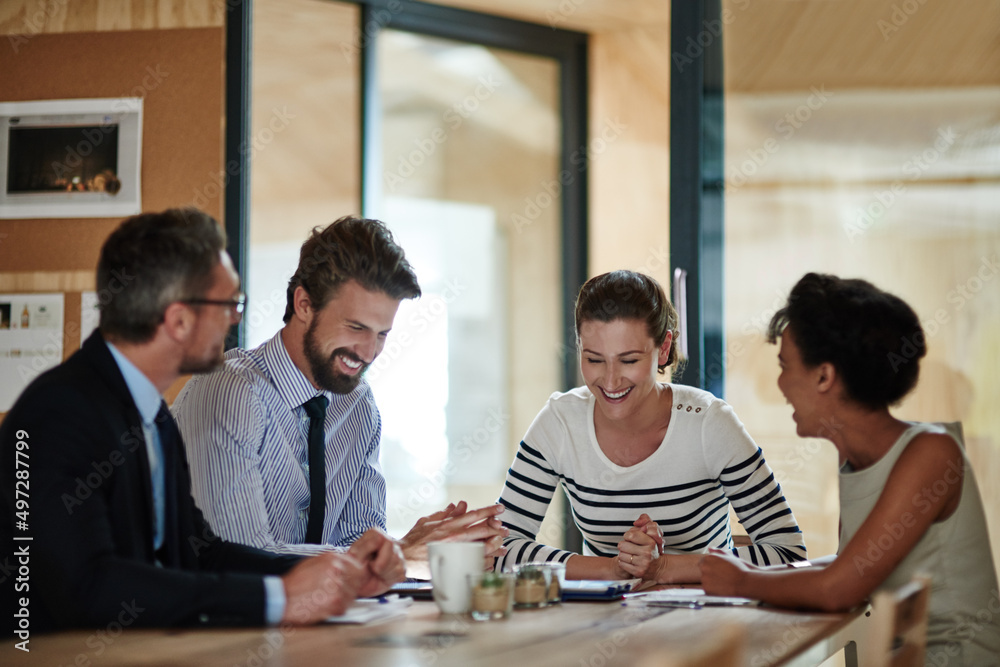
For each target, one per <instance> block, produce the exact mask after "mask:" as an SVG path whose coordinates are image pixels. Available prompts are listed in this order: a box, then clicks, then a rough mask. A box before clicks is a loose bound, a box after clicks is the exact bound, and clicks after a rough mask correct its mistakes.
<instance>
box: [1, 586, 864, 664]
mask: <svg viewBox="0 0 1000 667" xmlns="http://www.w3.org/2000/svg"><path fill="white" fill-rule="evenodd" d="M866 620H867V617H866V611H865V610H863V609H861V610H858V611H855V612H852V613H848V614H819V613H800V612H791V611H784V610H777V609H766V608H756V607H705V608H701V609H686V608H681V609H665V608H654V607H647V606H645V605H643V604H642V603H641V602H639V601H634V602H633V601H630V602H628V603H627V604H625V605H623V604H622V603H621V602H569V603H563V604H562V605H558V606H554V607H549V608H546V609H538V610H525V611H515V612H514V614H513V615H512V616H511V618H510V619H507V620H503V621H493V622H475V621H473V620H471V619H470V618H467V617H463V616H446V615H442V614H441V613H440V612H439V611H438V609H437V607H436V606H434V603H433V602H426V601H416V602H414V603H413V605H412V606H411V607H409V609H408V610H407V613H406V616H405V617H401V618H397V619H392V620H387V621H383V622H381V623H377V624H370V625H352V626H348V625H325V626H317V627H309V628H291V629H288V630H285V631H282V630H279V629H276V628H272V629H257V630H126V631H125V632H123V633H117V632H113V633H107V632H93V631H90V632H65V633H59V634H55V635H48V636H38V637H35V638H32V639H31V642H30V648H31V652H30V653H24V652H22V651H19V650H16V649H15V648H14V645H13V642H10V641H8V642H5V643H4V644H3V645H2V647H0V664H2V665H45V666H46V667H69V666H70V665H73V666H74V667H92V666H110V665H114V666H119V665H129V666H133V665H196V666H200V667H233V666H234V665H241V666H244V667H265V666H266V667H279V666H280V667H299V666H302V667H318V665H323V664H336V665H374V666H380V667H381V666H384V667H396V666H404V665H444V666H449V665H462V666H464V665H484V666H487V667H490V666H496V667H531V666H533V665H546V666H548V665H572V666H574V667H577V666H579V667H606V666H608V665H635V664H637V663H639V662H641V658H642V656H643V655H646V654H648V653H649V652H651V651H663V650H674V649H676V650H678V651H680V652H683V650H684V649H685V648H689V647H690V646H691V645H692V644H695V643H698V642H699V641H706V642H710V641H711V640H712V638H713V629H717V628H718V627H720V626H722V625H725V624H739V625H742V626H744V627H745V628H746V637H747V650H746V660H745V664H746V665H747V666H748V667H765V666H769V665H818V664H819V663H821V662H822V661H823V660H825V659H826V658H827V657H829V656H830V655H833V654H834V653H836V652H837V651H838V650H840V649H842V648H845V647H848V651H847V664H848V665H852V664H856V657H855V653H854V650H853V649H854V645H853V644H852V643H851V642H852V641H858V640H860V639H861V638H862V637H863V634H864V625H865V622H866ZM852 658H854V660H852Z"/></svg>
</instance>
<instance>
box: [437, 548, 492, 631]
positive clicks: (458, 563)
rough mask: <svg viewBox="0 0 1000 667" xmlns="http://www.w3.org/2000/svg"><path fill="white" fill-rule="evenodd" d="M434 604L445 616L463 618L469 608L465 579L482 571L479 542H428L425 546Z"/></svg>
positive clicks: (483, 551)
mask: <svg viewBox="0 0 1000 667" xmlns="http://www.w3.org/2000/svg"><path fill="white" fill-rule="evenodd" d="M427 551H428V554H429V555H428V558H429V560H430V565H431V582H432V583H433V584H434V602H436V603H437V606H438V607H440V608H441V611H443V612H444V613H446V614H464V613H466V612H468V611H469V608H470V607H471V605H472V595H471V592H470V590H469V575H470V574H478V573H480V572H482V571H483V559H484V557H485V556H486V547H485V545H484V544H483V543H482V542H431V543H430V544H428V545H427Z"/></svg>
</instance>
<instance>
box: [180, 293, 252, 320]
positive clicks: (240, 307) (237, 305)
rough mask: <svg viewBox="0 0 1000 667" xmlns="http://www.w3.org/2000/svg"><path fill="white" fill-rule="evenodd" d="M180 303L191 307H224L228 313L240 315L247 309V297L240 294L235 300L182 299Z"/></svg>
mask: <svg viewBox="0 0 1000 667" xmlns="http://www.w3.org/2000/svg"><path fill="white" fill-rule="evenodd" d="M181 303H187V304H190V305H192V306H226V307H227V308H229V312H230V313H233V314H236V315H242V314H243V311H244V309H246V307H247V295H246V294H244V293H243V292H240V293H239V294H237V295H236V298H235V299H228V300H220V299H184V300H183V301H181Z"/></svg>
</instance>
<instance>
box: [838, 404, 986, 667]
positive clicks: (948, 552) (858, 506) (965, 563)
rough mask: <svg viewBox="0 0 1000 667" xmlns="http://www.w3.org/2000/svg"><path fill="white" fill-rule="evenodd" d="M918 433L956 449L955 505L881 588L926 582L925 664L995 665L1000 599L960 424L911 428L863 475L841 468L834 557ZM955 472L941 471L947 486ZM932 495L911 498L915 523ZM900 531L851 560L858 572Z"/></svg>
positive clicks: (889, 532) (892, 529)
mask: <svg viewBox="0 0 1000 667" xmlns="http://www.w3.org/2000/svg"><path fill="white" fill-rule="evenodd" d="M921 433H943V434H947V435H951V436H952V437H953V438H954V439H955V441H956V442H957V443H958V445H959V447H960V448H962V451H963V460H964V465H965V468H964V479H963V481H962V495H961V499H960V500H959V504H958V507H957V508H956V509H955V511H954V513H952V515H951V516H950V517H948V518H947V519H945V520H944V521H941V522H937V523H933V524H931V525H930V527H929V528H928V529H927V532H926V533H925V534H924V536H923V537H922V538H921V539H920V541H919V542H917V544H916V546H914V548H913V550H912V551H911V552H910V553H909V554H908V555H907V556H906V558H904V559H903V560H902V561H901V562H900V563H899V565H898V566H897V567H896V569H895V570H893V572H892V573H891V574H890V575H889V577H888V579H886V580H885V581H884V582H883V583H882V585H881V586H880V587H879V588H880V590H881V589H885V590H895V589H897V588H899V587H900V586H902V585H903V584H905V583H907V582H908V581H910V579H911V578H912V577H913V576H914V575H915V574H928V575H930V576H931V578H932V584H931V594H930V607H929V611H928V628H927V658H926V664H928V665H945V664H947V665H997V664H1000V592H998V589H997V577H996V571H995V569H994V566H993V555H992V552H991V550H990V541H989V533H988V532H987V528H986V517H985V515H984V513H983V504H982V500H981V499H980V496H979V488H978V487H977V485H976V479H975V476H974V475H973V473H972V466H970V465H969V462H968V458H966V457H965V455H964V451H965V449H964V446H963V441H962V435H961V425H960V424H947V425H945V424H922V423H911V426H910V427H909V428H908V429H907V430H906V431H904V432H903V434H902V435H901V436H900V437H899V439H898V440H897V441H896V443H895V444H893V446H892V448H891V449H889V451H888V452H887V453H886V455H885V456H883V457H882V458H881V459H879V461H877V462H876V463H875V464H873V465H871V466H869V467H867V468H865V469H863V470H854V469H853V468H851V466H850V464H849V463H845V464H844V466H843V467H842V468H841V469H840V519H841V527H840V548H839V549H838V551H841V552H842V551H843V550H844V547H845V546H847V543H848V542H849V541H850V540H851V538H852V537H853V536H854V534H855V533H857V531H858V529H859V528H860V527H861V524H862V523H863V522H864V520H865V519H866V518H867V517H868V515H869V513H871V511H872V508H873V507H874V506H875V502H876V501H877V500H878V498H879V496H880V495H881V493H882V489H883V488H885V483H886V481H887V480H888V478H889V473H890V472H891V471H892V469H893V467H894V466H895V465H896V461H897V460H898V459H899V457H900V456H901V455H902V453H903V451H904V450H905V449H906V447H907V445H909V444H910V442H911V441H912V440H913V438H914V437H916V436H917V435H920V434H921ZM956 466H957V464H956ZM958 472H959V471H958V470H956V471H955V473H954V474H953V475H949V474H948V473H947V471H946V472H945V476H944V477H945V479H946V480H947V479H949V478H952V477H953V478H954V479H955V481H956V482H957V481H958ZM944 492H945V489H943V488H938V489H937V494H938V495H942V494H943V493H944ZM932 494H935V489H933V488H931V489H924V490H922V492H921V493H919V494H916V495H914V497H913V515H914V516H916V515H918V514H919V513H920V512H922V511H923V512H926V511H929V510H930V508H931V504H930V501H929V500H928V497H929V495H932ZM903 518H904V519H905V516H904V517H903ZM900 530H903V526H886V528H885V532H884V534H883V535H880V536H879V538H878V539H877V540H873V541H871V543H870V544H869V545H868V547H867V548H866V549H865V551H864V554H865V555H864V556H863V557H858V558H856V559H855V560H856V561H857V562H856V563H855V565H857V566H858V567H864V566H865V564H866V563H868V564H870V563H871V562H872V561H873V560H875V559H877V558H878V557H879V556H880V554H881V553H882V552H883V550H884V549H885V548H886V547H887V546H888V545H889V544H891V541H892V540H893V539H895V538H894V537H893V536H894V535H898V534H899V531H900ZM879 542H881V543H882V544H881V545H880V544H879Z"/></svg>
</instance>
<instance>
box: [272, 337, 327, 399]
mask: <svg viewBox="0 0 1000 667" xmlns="http://www.w3.org/2000/svg"><path fill="white" fill-rule="evenodd" d="M264 363H265V364H266V365H267V367H268V369H269V370H270V372H271V379H272V381H273V382H274V387H275V389H277V390H278V395H279V396H281V398H282V400H283V401H285V403H287V404H288V407H289V408H292V409H294V408H297V407H299V406H301V405H302V404H303V403H305V402H306V401H308V400H309V399H310V398H312V397H313V396H316V395H317V394H322V395H324V396H326V397H327V398H328V399H329V398H330V397H331V394H330V392H328V391H321V390H317V389H316V387H314V386H312V383H311V382H309V379H308V378H306V376H305V374H304V373H303V372H302V371H301V370H299V367H298V366H296V365H295V362H293V361H292V358H291V357H290V356H289V355H288V350H287V349H285V343H284V341H282V340H281V331H278V333H277V334H275V335H274V337H273V338H271V340H269V341H267V342H266V343H265V344H264ZM331 402H332V401H331Z"/></svg>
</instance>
